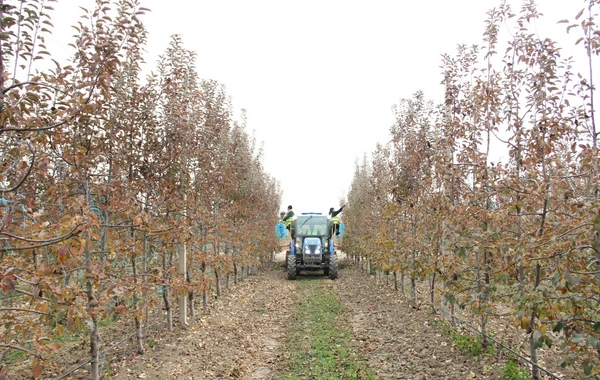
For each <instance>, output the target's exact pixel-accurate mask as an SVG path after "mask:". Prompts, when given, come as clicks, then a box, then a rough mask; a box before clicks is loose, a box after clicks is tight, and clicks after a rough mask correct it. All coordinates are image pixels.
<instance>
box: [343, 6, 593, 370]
mask: <svg viewBox="0 0 600 380" xmlns="http://www.w3.org/2000/svg"><path fill="white" fill-rule="evenodd" d="M586 4H587V5H586V8H585V9H583V10H582V11H581V12H580V13H579V14H578V15H576V17H575V22H574V23H573V24H569V22H568V21H565V22H566V23H567V24H568V25H569V26H568V27H567V31H570V32H571V33H575V32H577V33H579V34H580V35H581V36H582V37H581V39H580V40H579V42H578V44H577V46H576V48H580V49H584V52H585V54H584V55H585V56H586V57H587V58H588V61H587V62H583V67H586V69H585V70H583V71H585V73H581V74H575V72H576V70H575V67H581V66H577V64H576V62H574V61H573V59H572V58H570V57H565V56H564V55H563V53H562V51H561V49H560V47H559V46H558V44H557V43H556V42H555V41H553V40H551V39H550V38H542V37H540V36H539V35H538V34H537V32H536V31H535V26H534V23H535V20H537V19H538V18H540V17H541V15H540V13H539V12H538V10H537V9H536V6H535V4H534V2H533V1H526V2H524V4H523V7H522V8H521V10H520V12H519V14H513V13H512V11H511V9H510V7H509V6H507V5H506V4H502V5H501V6H500V7H499V8H498V9H494V10H491V11H490V12H489V13H488V16H489V17H488V19H487V22H486V28H485V31H484V35H483V43H482V44H481V46H459V47H458V51H457V53H456V54H455V55H454V56H451V55H444V56H443V60H442V70H443V78H444V84H445V88H446V93H445V102H444V104H442V105H439V106H434V105H433V104H431V103H428V102H426V101H425V100H424V96H423V94H421V93H417V94H415V96H414V97H413V98H412V99H409V100H403V101H402V102H400V104H398V105H397V106H396V108H395V114H396V122H395V124H394V125H393V127H392V128H391V130H390V133H391V138H390V142H389V144H387V145H386V146H378V147H377V150H376V151H375V153H374V154H373V157H372V160H371V161H367V160H366V159H365V160H364V161H363V163H362V164H361V165H358V166H357V168H356V172H355V176H354V180H353V183H352V187H351V191H350V193H349V196H348V200H349V204H350V206H349V207H348V208H347V210H345V211H344V212H345V222H346V231H347V234H346V236H345V238H344V248H345V251H346V252H347V253H348V254H350V255H354V256H357V257H362V258H365V259H367V260H369V262H370V263H372V264H373V265H374V266H375V268H377V269H379V270H383V271H386V272H387V271H389V272H394V273H398V274H400V276H401V278H402V284H404V278H405V276H406V277H408V278H410V279H411V280H412V291H413V300H414V302H416V286H415V282H416V281H417V280H424V279H427V280H428V281H429V285H430V290H431V291H430V299H431V307H432V308H433V309H435V310H437V311H440V309H447V308H450V309H452V310H454V309H453V307H454V305H458V306H460V307H461V308H465V309H467V310H470V311H471V312H472V313H473V315H474V316H476V317H477V318H478V319H479V322H480V328H481V330H482V332H483V333H484V334H485V333H486V327H487V326H488V321H489V319H490V318H494V316H498V315H499V314H501V313H505V312H506V310H508V312H509V313H510V315H512V320H513V321H514V325H515V326H516V327H518V328H522V329H523V331H524V332H525V333H526V334H527V336H528V339H529V345H530V350H529V352H528V353H527V354H528V355H529V357H530V358H531V360H532V362H534V363H537V354H538V351H539V349H541V348H542V347H543V346H548V347H550V346H551V345H560V347H561V348H562V352H563V355H562V359H561V362H560V364H561V365H563V366H570V365H573V366H576V367H577V368H579V369H580V370H581V372H582V376H593V375H597V374H598V373H600V314H599V313H598V310H600V298H599V297H598V295H599V294H600V247H599V243H600V212H599V210H600V207H599V206H600V194H599V193H598V183H599V180H600V176H599V175H600V172H599V168H598V159H599V157H598V131H597V129H596V125H595V108H594V95H595V84H594V82H593V79H592V78H593V73H594V72H593V69H594V63H595V62H596V61H595V60H596V59H597V58H598V53H599V49H598V47H599V46H600V45H599V44H598V38H599V35H600V31H599V30H598V29H597V25H596V24H595V20H596V19H597V17H598V6H599V5H600V4H599V2H598V1H593V0H591V1H586ZM505 24H506V25H509V27H510V30H511V33H510V39H509V40H508V41H506V42H500V41H501V40H500V38H499V37H500V29H501V26H502V25H505ZM501 50H504V53H503V54H502V55H501V54H498V51H501ZM579 65H581V63H579ZM483 343H484V344H486V339H484V342H483ZM532 374H533V377H534V378H539V376H541V373H540V369H539V368H538V367H537V366H535V365H534V366H533V367H532Z"/></svg>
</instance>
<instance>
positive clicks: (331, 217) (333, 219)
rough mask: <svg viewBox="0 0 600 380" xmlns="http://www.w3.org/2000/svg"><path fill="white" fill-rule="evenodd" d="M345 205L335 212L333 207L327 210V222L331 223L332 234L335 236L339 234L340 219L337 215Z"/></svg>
mask: <svg viewBox="0 0 600 380" xmlns="http://www.w3.org/2000/svg"><path fill="white" fill-rule="evenodd" d="M346 205H347V203H346V204H344V205H343V206H342V207H340V209H339V210H337V211H336V210H335V209H334V208H333V207H331V208H330V209H329V220H330V221H331V222H332V223H333V227H332V229H333V231H332V232H334V233H335V235H336V236H337V235H339V234H340V219H339V218H338V215H339V213H340V212H342V210H343V209H344V207H346Z"/></svg>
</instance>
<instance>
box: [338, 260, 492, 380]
mask: <svg viewBox="0 0 600 380" xmlns="http://www.w3.org/2000/svg"><path fill="white" fill-rule="evenodd" d="M340 273H341V274H340V278H339V279H338V281H337V282H336V287H335V289H336V291H337V293H338V296H339V298H340V300H341V301H342V303H343V304H344V308H345V310H346V311H347V313H348V318H350V322H351V324H352V326H353V330H354V339H355V341H356V345H357V348H356V350H357V352H358V353H359V354H360V355H362V356H364V357H366V358H368V364H369V367H371V368H372V369H373V371H374V372H375V373H376V374H377V375H378V376H379V377H380V378H382V379H415V380H417V379H418V380H420V379H445V380H452V379H457V380H459V379H460V380H468V379H500V380H501V379H502V376H501V375H500V374H499V371H498V370H497V369H496V368H494V366H493V365H492V364H493V363H491V362H490V361H493V358H491V359H487V360H486V359H480V360H476V359H475V358H474V357H473V356H469V355H465V354H462V353H461V352H460V351H459V350H458V349H457V348H456V347H455V345H454V344H453V343H452V341H451V340H450V338H449V336H448V335H447V334H442V332H441V329H440V327H439V325H438V324H437V323H436V321H435V318H434V316H433V315H431V314H427V313H426V312H424V311H423V310H415V309H413V308H411V307H410V306H409V304H408V302H407V301H406V300H404V299H402V298H401V297H400V295H399V294H398V292H397V291H395V290H394V289H393V287H392V286H383V285H378V284H376V283H375V279H374V278H373V277H371V278H369V277H367V276H365V275H364V274H363V273H362V272H361V271H360V270H358V269H356V267H354V266H351V264H346V265H345V266H344V267H343V269H342V270H341V271H340Z"/></svg>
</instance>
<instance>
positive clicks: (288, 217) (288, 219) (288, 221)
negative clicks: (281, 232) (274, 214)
mask: <svg viewBox="0 0 600 380" xmlns="http://www.w3.org/2000/svg"><path fill="white" fill-rule="evenodd" d="M287 210H288V211H287V214H285V216H284V217H283V218H281V221H282V222H283V224H284V225H285V228H287V229H288V231H290V233H291V232H292V231H291V228H292V221H293V220H294V217H295V216H296V215H295V214H294V211H293V210H292V205H289V206H288V208H287Z"/></svg>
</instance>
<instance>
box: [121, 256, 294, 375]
mask: <svg viewBox="0 0 600 380" xmlns="http://www.w3.org/2000/svg"><path fill="white" fill-rule="evenodd" d="M284 274H285V273H284V271H283V267H282V264H281V263H277V264H271V265H270V267H269V268H265V270H264V271H263V272H262V273H260V274H259V275H257V276H250V277H247V278H246V279H245V280H244V281H242V282H240V283H238V284H237V285H235V286H234V287H232V289H231V290H230V291H229V292H228V293H226V294H224V295H222V296H221V297H220V298H219V300H218V301H216V303H215V304H214V305H212V306H209V307H208V308H207V309H206V310H201V311H200V313H201V315H200V317H198V318H197V319H196V321H194V322H192V323H191V324H190V326H189V327H188V328H187V329H185V330H183V331H181V330H180V331H177V332H175V333H173V334H167V333H166V332H165V333H164V336H163V337H162V338H161V339H159V340H158V341H157V342H156V346H155V348H154V349H149V351H148V352H147V353H145V354H144V355H141V356H138V357H136V358H133V359H131V358H130V359H129V360H126V361H124V362H123V363H122V364H121V366H120V367H119V368H118V369H116V370H117V371H118V373H117V374H116V376H115V377H111V378H114V379H144V378H145V379H265V378H270V377H272V374H273V371H274V368H275V365H276V363H277V362H278V359H279V357H280V349H279V346H280V345H281V344H282V343H283V339H284V334H285V329H286V325H287V324H288V321H289V319H290V317H291V316H290V313H289V311H290V310H294V308H295V303H296V304H297V302H296V293H295V292H294V289H295V286H296V284H295V283H294V282H292V281H287V280H286V278H285V276H284Z"/></svg>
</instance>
